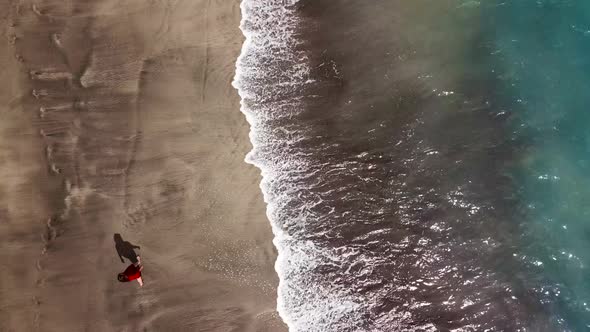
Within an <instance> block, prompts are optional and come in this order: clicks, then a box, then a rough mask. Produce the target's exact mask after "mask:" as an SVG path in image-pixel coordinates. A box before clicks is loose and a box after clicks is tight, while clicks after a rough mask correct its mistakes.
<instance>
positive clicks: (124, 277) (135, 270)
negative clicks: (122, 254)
mask: <svg viewBox="0 0 590 332" xmlns="http://www.w3.org/2000/svg"><path fill="white" fill-rule="evenodd" d="M141 270H143V265H141V258H140V257H139V256H137V262H135V263H133V264H131V265H129V266H128V267H127V268H126V269H125V271H123V272H122V273H119V275H118V276H117V279H119V281H120V282H127V281H131V280H137V282H139V286H141V287H143V279H141Z"/></svg>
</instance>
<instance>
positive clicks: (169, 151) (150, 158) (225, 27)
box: [0, 0, 286, 331]
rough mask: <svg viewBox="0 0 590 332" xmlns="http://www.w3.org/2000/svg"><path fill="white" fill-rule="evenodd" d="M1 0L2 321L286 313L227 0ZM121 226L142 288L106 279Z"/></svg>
mask: <svg viewBox="0 0 590 332" xmlns="http://www.w3.org/2000/svg"><path fill="white" fill-rule="evenodd" d="M0 15H1V16H0V20H1V21H0V29H1V31H2V38H3V39H2V44H3V47H1V48H0V79H1V81H2V85H1V89H0V116H1V117H0V266H1V272H0V331H284V330H286V328H285V327H284V325H283V324H282V323H281V321H280V318H279V317H278V315H277V314H276V311H275V309H274V308H275V306H276V303H275V302H276V285H277V277H276V274H275V271H274V269H273V263H274V261H275V256H276V253H275V250H274V247H273V245H272V243H271V239H272V234H271V230H270V225H269V223H268V221H267V219H266V216H265V213H264V211H265V206H264V203H263V201H262V197H261V195H260V189H259V186H258V183H259V180H260V179H259V174H258V170H257V169H255V168H254V167H252V166H250V165H247V164H245V163H244V162H243V158H244V155H245V154H246V153H247V151H249V150H250V148H251V146H250V143H249V141H248V125H247V123H246V121H245V119H244V117H243V115H242V114H241V113H240V112H239V98H238V96H237V92H236V91H235V90H234V89H233V88H232V87H231V81H232V78H233V76H234V69H235V67H234V65H235V60H236V57H237V55H238V54H239V51H240V48H241V45H242V41H243V36H242V34H241V32H240V31H239V28H238V25H239V19H240V9H239V1H237V0H209V1H205V0H203V1H200V0H181V1H173V0H163V1H145V0H129V1H114V0H101V1H83V0H79V1H72V0H50V1H47V0H45V1H41V0H37V1H29V0H22V1H13V0H9V1H8V3H6V1H4V2H2V4H0ZM115 234H120V235H121V237H122V240H123V241H128V242H129V243H130V244H132V245H136V246H139V247H140V249H134V251H135V252H137V253H138V254H140V255H141V256H142V259H143V263H144V265H145V269H144V280H145V286H144V287H143V288H139V285H138V284H137V283H135V282H133V283H119V282H118V281H117V280H116V275H117V273H118V272H120V271H122V270H123V269H124V268H125V267H126V266H127V265H128V264H129V260H128V259H127V258H124V260H125V263H122V262H121V261H120V259H119V257H118V254H117V250H116V248H115V244H116V243H115V241H114V235H115ZM123 251H124V252H123V256H131V254H132V252H130V251H129V248H127V249H124V250H123Z"/></svg>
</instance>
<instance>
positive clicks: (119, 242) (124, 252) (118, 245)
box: [113, 233, 141, 263]
mask: <svg viewBox="0 0 590 332" xmlns="http://www.w3.org/2000/svg"><path fill="white" fill-rule="evenodd" d="M113 238H114V239H115V249H116V250H117V254H118V255H119V259H121V263H125V261H124V260H123V257H125V258H127V259H128V260H129V261H131V263H136V262H137V253H136V252H135V249H141V248H140V247H139V246H135V245H133V244H131V243H129V242H127V241H123V238H122V237H121V234H119V233H115V235H114V236H113Z"/></svg>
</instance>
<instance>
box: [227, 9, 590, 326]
mask: <svg viewBox="0 0 590 332" xmlns="http://www.w3.org/2000/svg"><path fill="white" fill-rule="evenodd" d="M241 6H242V14H243V20H242V24H241V28H242V31H243V32H244V35H245V36H246V42H245V43H244V47H243V49H242V54H241V55H240V57H239V59H238V61H237V68H236V77H235V80H234V86H235V87H236V88H237V89H238V91H239V93H240V96H241V98H242V112H243V113H244V114H245V116H246V118H247V120H248V122H249V123H250V125H251V132H250V139H251V141H252V144H253V150H252V151H251V152H250V153H249V154H248V156H247V157H246V161H247V162H249V163H252V164H254V165H256V166H257V167H259V168H260V170H261V172H262V176H263V180H262V182H261V190H262V192H263V194H264V198H265V201H266V203H267V206H268V210H267V215H268V217H269V220H270V222H271V225H272V227H273V232H274V234H275V239H274V243H275V245H276V247H277V249H278V252H279V257H278V259H277V262H276V270H277V273H278V275H279V277H280V285H279V289H278V309H279V313H280V314H281V317H282V318H283V319H284V320H285V322H286V323H287V324H288V325H289V328H290V330H291V331H586V330H589V329H590V281H589V280H588V277H589V273H588V266H589V264H590V226H589V225H590V220H588V217H589V214H590V204H588V203H589V201H590V198H589V197H590V195H589V194H590V181H589V179H590V173H589V172H588V168H589V167H590V122H589V120H590V119H589V118H590V113H589V112H588V111H587V110H586V108H587V107H588V105H589V103H588V102H589V101H590V100H589V99H590V95H589V94H588V88H589V86H590V76H589V75H590V3H587V2H584V1H580V0H544V1H543V0H536V1H533V0H505V1H499V0H498V1H496V0H489V1H466V0H437V1H433V0H413V1H404V0H372V1H359V0H300V1H295V0H243V1H242V5H241Z"/></svg>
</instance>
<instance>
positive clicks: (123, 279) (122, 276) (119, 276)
mask: <svg viewBox="0 0 590 332" xmlns="http://www.w3.org/2000/svg"><path fill="white" fill-rule="evenodd" d="M117 279H118V280H119V281H120V282H125V281H129V279H128V278H127V276H126V275H125V273H119V275H118V276H117Z"/></svg>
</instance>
